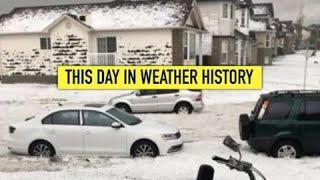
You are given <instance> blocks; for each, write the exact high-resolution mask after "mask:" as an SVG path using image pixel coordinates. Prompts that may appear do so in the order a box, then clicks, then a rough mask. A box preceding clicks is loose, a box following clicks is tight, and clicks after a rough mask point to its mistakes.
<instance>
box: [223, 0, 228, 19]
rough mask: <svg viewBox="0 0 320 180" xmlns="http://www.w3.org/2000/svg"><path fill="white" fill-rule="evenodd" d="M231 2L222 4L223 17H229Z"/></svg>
mask: <svg viewBox="0 0 320 180" xmlns="http://www.w3.org/2000/svg"><path fill="white" fill-rule="evenodd" d="M228 9H229V4H228V3H223V4H222V18H224V19H228V18H229V17H228V16H229V12H228V11H229V10H228Z"/></svg>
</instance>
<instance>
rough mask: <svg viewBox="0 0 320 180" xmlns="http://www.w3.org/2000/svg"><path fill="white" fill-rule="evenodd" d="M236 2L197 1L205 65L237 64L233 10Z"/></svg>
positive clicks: (223, 0)
mask: <svg viewBox="0 0 320 180" xmlns="http://www.w3.org/2000/svg"><path fill="white" fill-rule="evenodd" d="M236 2H237V0H198V5H199V9H200V11H201V15H202V17H203V22H204V26H205V27H206V30H207V31H208V33H207V34H205V35H203V48H202V49H203V54H204V55H205V57H206V58H205V62H204V63H205V64H206V65H223V64H230V65H233V64H237V60H236V59H235V35H234V33H235V32H234V30H235V22H236V18H235V10H236Z"/></svg>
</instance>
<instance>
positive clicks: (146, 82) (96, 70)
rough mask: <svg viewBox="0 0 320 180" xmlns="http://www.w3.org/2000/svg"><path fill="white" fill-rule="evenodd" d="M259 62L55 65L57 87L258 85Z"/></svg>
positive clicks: (218, 87)
mask: <svg viewBox="0 0 320 180" xmlns="http://www.w3.org/2000/svg"><path fill="white" fill-rule="evenodd" d="M262 76H263V75H262V67H261V66H59V68H58V88H59V89H70V90H71V89H77V90H80V89H83V90H89V89H92V90H93V89H96V90H100V89H101V90H102V89H106V90H107V89H122V90H123V89H128V90H129V89H132V90H136V89H208V90H209V89H211V90H240V89H246V90H249V89H262Z"/></svg>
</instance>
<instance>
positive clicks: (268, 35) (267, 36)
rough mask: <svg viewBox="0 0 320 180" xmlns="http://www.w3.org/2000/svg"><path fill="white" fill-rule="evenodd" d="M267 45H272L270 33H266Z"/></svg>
mask: <svg viewBox="0 0 320 180" xmlns="http://www.w3.org/2000/svg"><path fill="white" fill-rule="evenodd" d="M266 47H267V48H268V47H270V34H266Z"/></svg>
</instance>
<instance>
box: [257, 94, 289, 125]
mask: <svg viewBox="0 0 320 180" xmlns="http://www.w3.org/2000/svg"><path fill="white" fill-rule="evenodd" d="M265 101H268V103H269V105H268V107H267V108H266V109H265V112H264V114H263V117H262V118H260V119H259V121H287V120H290V116H291V114H292V110H293V108H294V101H293V100H290V99H265V100H264V102H265ZM264 102H263V103H262V104H264ZM275 102H283V103H288V104H289V105H291V106H290V109H289V112H288V114H287V117H285V118H283V119H280V118H279V117H277V118H266V117H265V116H266V114H267V113H268V112H269V110H270V107H271V104H272V103H275ZM262 106H263V105H262ZM262 106H261V107H260V110H259V112H258V114H260V113H261V110H262V109H263V107H262Z"/></svg>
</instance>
